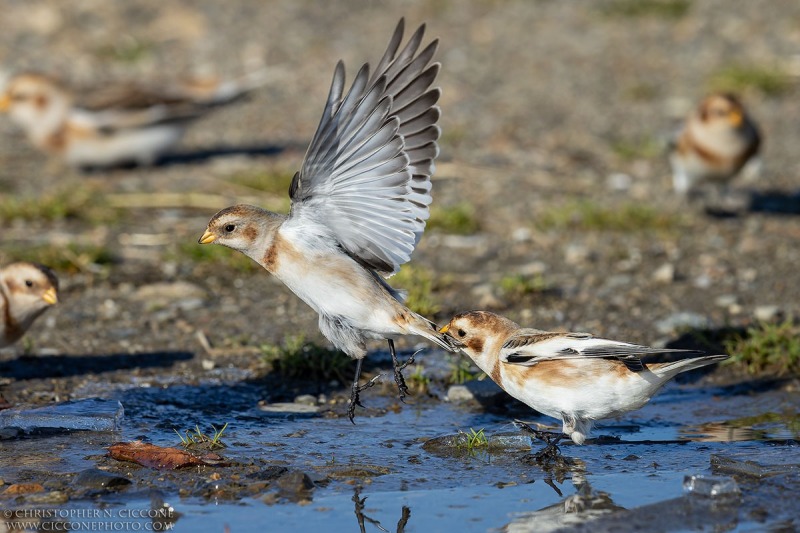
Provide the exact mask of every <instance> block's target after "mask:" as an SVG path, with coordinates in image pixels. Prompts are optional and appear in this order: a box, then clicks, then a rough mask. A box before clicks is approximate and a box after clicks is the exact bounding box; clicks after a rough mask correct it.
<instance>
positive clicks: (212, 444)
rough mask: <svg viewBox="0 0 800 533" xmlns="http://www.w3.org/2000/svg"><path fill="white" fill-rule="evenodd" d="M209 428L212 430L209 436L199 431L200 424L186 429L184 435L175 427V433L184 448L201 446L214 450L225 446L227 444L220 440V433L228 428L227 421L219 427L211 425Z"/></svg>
mask: <svg viewBox="0 0 800 533" xmlns="http://www.w3.org/2000/svg"><path fill="white" fill-rule="evenodd" d="M211 429H212V431H213V432H214V434H213V435H211V436H209V435H207V434H205V433H203V432H202V431H200V426H197V425H196V426H194V430H191V429H187V430H186V431H185V432H184V435H181V434H180V433H178V430H177V429H175V430H174V431H175V433H177V434H178V438H180V439H181V446H183V447H184V448H186V449H190V448H196V447H203V448H206V449H209V450H216V449H219V448H227V445H226V444H225V443H224V442H222V435H223V433H225V430H226V429H228V423H227V422H225V425H224V426H222V427H221V428H220V429H217V428H216V427H214V425H213V424H212V425H211Z"/></svg>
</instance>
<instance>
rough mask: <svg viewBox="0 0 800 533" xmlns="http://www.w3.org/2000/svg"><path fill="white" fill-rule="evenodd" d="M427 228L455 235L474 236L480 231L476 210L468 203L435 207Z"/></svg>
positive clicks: (432, 209)
mask: <svg viewBox="0 0 800 533" xmlns="http://www.w3.org/2000/svg"><path fill="white" fill-rule="evenodd" d="M427 228H428V229H431V230H439V231H441V232H443V233H450V234H454V235H472V234H474V233H476V232H477V231H478V230H479V229H480V224H479V223H478V219H477V218H476V216H475V208H474V207H472V205H470V204H468V203H460V204H455V205H451V206H447V207H440V206H433V207H432V208H431V217H430V218H429V219H428V223H427Z"/></svg>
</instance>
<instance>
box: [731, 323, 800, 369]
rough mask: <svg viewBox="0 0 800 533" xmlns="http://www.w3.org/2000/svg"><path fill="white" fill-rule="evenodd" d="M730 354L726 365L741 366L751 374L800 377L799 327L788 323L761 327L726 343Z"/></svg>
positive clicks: (750, 329)
mask: <svg viewBox="0 0 800 533" xmlns="http://www.w3.org/2000/svg"><path fill="white" fill-rule="evenodd" d="M725 351H726V352H728V353H729V354H730V356H731V357H730V359H728V360H727V361H726V364H733V365H739V366H740V367H742V368H744V369H745V370H747V372H748V373H750V374H760V373H762V372H770V373H776V374H778V375H786V374H792V375H797V374H800V326H798V325H797V324H795V323H794V321H793V320H790V319H787V320H785V321H784V322H782V323H779V324H768V323H761V324H758V325H755V326H752V327H750V328H748V329H747V331H746V332H745V334H744V335H736V336H734V337H732V338H730V339H728V340H726V341H725Z"/></svg>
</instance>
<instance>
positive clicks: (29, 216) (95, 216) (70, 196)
mask: <svg viewBox="0 0 800 533" xmlns="http://www.w3.org/2000/svg"><path fill="white" fill-rule="evenodd" d="M105 204H106V202H105V201H104V199H103V197H102V195H100V194H99V193H98V192H97V191H96V190H93V189H91V188H87V187H75V186H71V187H62V188H60V189H57V190H55V191H54V192H50V193H45V194H42V195H36V196H12V195H8V196H5V195H4V197H3V198H2V199H0V222H11V221H15V220H24V221H36V222H39V221H44V222H54V221H58V220H65V219H71V220H78V221H82V222H88V223H90V224H95V225H96V224H108V223H113V222H118V221H119V218H120V216H121V214H122V212H123V211H122V210H119V209H113V208H110V207H107V206H106V205H105Z"/></svg>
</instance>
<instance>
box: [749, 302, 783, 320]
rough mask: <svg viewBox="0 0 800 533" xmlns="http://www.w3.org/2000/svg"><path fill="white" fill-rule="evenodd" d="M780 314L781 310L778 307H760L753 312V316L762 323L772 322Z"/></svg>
mask: <svg viewBox="0 0 800 533" xmlns="http://www.w3.org/2000/svg"><path fill="white" fill-rule="evenodd" d="M780 314H781V310H780V307H778V306H777V305H759V306H758V307H756V308H755V310H754V311H753V316H754V317H755V318H756V320H758V321H760V322H770V321H772V320H775V319H776V318H777V317H778V315H780Z"/></svg>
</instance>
